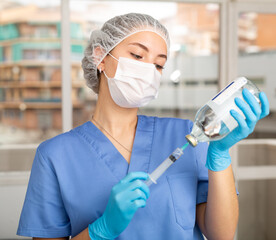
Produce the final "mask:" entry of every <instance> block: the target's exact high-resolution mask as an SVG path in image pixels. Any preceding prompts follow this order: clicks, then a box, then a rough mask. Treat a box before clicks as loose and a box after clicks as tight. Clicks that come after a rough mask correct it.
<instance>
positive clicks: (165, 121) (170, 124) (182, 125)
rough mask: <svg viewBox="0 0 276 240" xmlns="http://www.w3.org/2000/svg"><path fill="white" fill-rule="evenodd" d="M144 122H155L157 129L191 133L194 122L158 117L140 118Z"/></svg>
mask: <svg viewBox="0 0 276 240" xmlns="http://www.w3.org/2000/svg"><path fill="white" fill-rule="evenodd" d="M139 117H140V118H141V119H143V120H144V121H148V122H154V123H155V125H156V126H157V127H162V128H163V130H165V129H171V130H173V129H178V130H184V129H185V132H186V131H191V129H192V127H193V122H192V121H191V120H189V119H181V118H169V117H156V116H144V115H140V116H139Z"/></svg>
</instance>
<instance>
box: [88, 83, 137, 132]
mask: <svg viewBox="0 0 276 240" xmlns="http://www.w3.org/2000/svg"><path fill="white" fill-rule="evenodd" d="M101 90H104V89H103V88H102V89H101V88H100V92H99V95H98V101H97V104H96V109H95V112H94V115H93V118H94V119H95V120H96V121H97V122H98V123H99V124H101V127H103V128H105V129H106V130H107V131H109V133H110V134H112V135H113V136H117V135H121V134H122V133H124V132H129V131H135V128H136V124H137V111H138V108H122V107H120V106H118V105H117V104H116V103H115V102H114V101H113V99H112V98H111V96H110V93H109V90H108V89H106V88H105V91H101Z"/></svg>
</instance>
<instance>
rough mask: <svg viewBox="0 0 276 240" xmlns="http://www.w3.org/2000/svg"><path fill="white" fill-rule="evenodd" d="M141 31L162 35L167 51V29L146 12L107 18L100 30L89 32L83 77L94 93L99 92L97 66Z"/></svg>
mask: <svg viewBox="0 0 276 240" xmlns="http://www.w3.org/2000/svg"><path fill="white" fill-rule="evenodd" d="M143 31H151V32H154V33H156V34H158V35H159V36H160V37H162V38H163V39H164V40H165V42H166V44H167V51H169V47H170V40H169V34H168V31H167V29H166V28H165V27H164V26H163V25H162V24H161V23H160V22H159V21H158V20H156V19H154V18H153V17H151V16H149V15H146V14H140V13H128V14H125V15H120V16H116V17H114V18H111V19H110V20H108V21H107V22H106V23H105V24H104V25H103V26H102V28H101V29H100V30H94V31H93V32H92V33H91V36H90V40H89V43H88V46H87V47H86V49H85V51H84V58H83V59H82V68H83V71H84V78H85V80H86V83H87V86H88V87H89V88H91V89H92V90H93V91H94V92H95V93H99V72H98V70H97V66H98V65H99V64H100V63H101V62H102V60H103V59H104V57H105V56H106V55H107V54H108V53H109V52H110V51H111V50H112V49H113V48H114V47H115V46H117V45H118V44H119V43H120V42H122V41H123V40H124V39H125V38H127V37H129V36H130V35H132V34H134V33H137V32H143ZM95 49H96V51H95Z"/></svg>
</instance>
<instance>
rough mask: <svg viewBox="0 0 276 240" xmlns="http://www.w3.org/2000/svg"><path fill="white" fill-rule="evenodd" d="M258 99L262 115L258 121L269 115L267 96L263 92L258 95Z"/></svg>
mask: <svg viewBox="0 0 276 240" xmlns="http://www.w3.org/2000/svg"><path fill="white" fill-rule="evenodd" d="M259 98H260V100H261V106H262V113H261V116H260V119H261V118H264V117H266V116H267V115H268V114H269V102H268V99H267V96H266V94H265V93H264V92H261V93H260V94H259Z"/></svg>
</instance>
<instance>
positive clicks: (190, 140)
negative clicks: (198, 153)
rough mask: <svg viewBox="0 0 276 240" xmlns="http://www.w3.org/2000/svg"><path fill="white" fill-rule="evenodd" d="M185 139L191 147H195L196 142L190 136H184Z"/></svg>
mask: <svg viewBox="0 0 276 240" xmlns="http://www.w3.org/2000/svg"><path fill="white" fill-rule="evenodd" d="M186 139H187V141H188V142H189V143H190V144H191V145H192V146H193V147H195V146H196V145H197V140H196V139H195V138H194V137H193V136H192V135H190V134H188V135H186Z"/></svg>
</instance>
